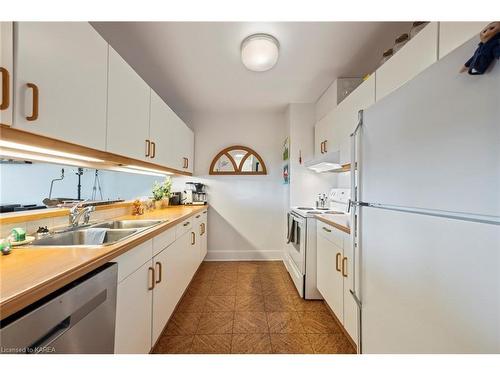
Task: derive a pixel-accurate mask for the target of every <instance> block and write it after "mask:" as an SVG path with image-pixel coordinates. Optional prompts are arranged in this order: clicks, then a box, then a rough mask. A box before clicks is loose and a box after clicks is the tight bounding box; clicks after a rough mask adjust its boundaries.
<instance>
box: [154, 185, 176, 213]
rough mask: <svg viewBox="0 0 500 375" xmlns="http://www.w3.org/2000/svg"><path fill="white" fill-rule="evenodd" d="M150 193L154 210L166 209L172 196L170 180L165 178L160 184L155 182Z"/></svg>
mask: <svg viewBox="0 0 500 375" xmlns="http://www.w3.org/2000/svg"><path fill="white" fill-rule="evenodd" d="M152 193H153V200H154V202H155V208H156V209H160V208H165V207H167V206H168V203H169V200H170V197H171V196H172V180H171V179H170V177H166V178H165V181H163V183H161V184H160V183H158V181H155V183H154V184H153V190H152Z"/></svg>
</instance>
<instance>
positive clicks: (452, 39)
mask: <svg viewBox="0 0 500 375" xmlns="http://www.w3.org/2000/svg"><path fill="white" fill-rule="evenodd" d="M487 24H488V23H487V22H440V23H439V58H440V59H442V58H443V57H444V56H446V55H447V54H448V53H450V52H451V51H453V50H454V49H455V48H457V47H460V46H461V45H462V44H464V43H465V42H467V41H468V40H469V39H471V38H473V37H476V39H477V42H478V43H479V32H480V31H481V30H482V29H483V28H484V27H485V26H486V25H487ZM464 62H465V61H464Z"/></svg>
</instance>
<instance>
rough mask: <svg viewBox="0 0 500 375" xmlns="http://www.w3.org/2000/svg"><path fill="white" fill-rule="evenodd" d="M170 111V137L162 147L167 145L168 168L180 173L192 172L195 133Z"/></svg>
mask: <svg viewBox="0 0 500 375" xmlns="http://www.w3.org/2000/svg"><path fill="white" fill-rule="evenodd" d="M168 109H169V113H168V117H169V120H168V123H169V134H170V137H167V138H166V139H165V141H164V142H163V141H162V145H163V144H165V148H166V150H167V151H168V153H167V154H166V155H165V158H166V159H165V160H166V163H167V166H169V167H171V168H174V169H177V170H179V171H184V172H192V171H193V149H194V136H193V132H192V130H191V129H189V128H188V127H187V126H186V124H185V123H184V122H183V121H182V120H181V119H180V118H179V117H178V116H177V115H176V114H175V113H174V112H173V111H172V110H171V109H170V108H168ZM163 147H164V146H162V148H163ZM186 160H187V162H186Z"/></svg>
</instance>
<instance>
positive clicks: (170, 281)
mask: <svg viewBox="0 0 500 375" xmlns="http://www.w3.org/2000/svg"><path fill="white" fill-rule="evenodd" d="M184 253H185V251H184V249H183V248H182V246H180V243H178V242H174V243H173V244H171V245H170V246H168V247H167V248H166V249H165V250H163V251H162V252H160V253H159V254H158V255H156V256H155V257H154V258H153V262H154V267H155V274H156V284H155V288H154V289H153V329H152V338H151V345H154V344H155V343H156V340H158V337H159V336H160V334H161V332H162V331H163V329H164V328H165V325H166V324H167V322H168V320H169V319H170V316H171V315H172V312H173V311H174V309H175V306H176V305H177V303H178V302H179V300H180V298H181V296H182V294H183V293H184V289H185V288H184V287H183V284H184V282H183V274H182V269H181V267H179V265H180V264H182V263H183V259H182V258H183V256H184Z"/></svg>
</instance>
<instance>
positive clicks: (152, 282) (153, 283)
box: [148, 267, 155, 290]
mask: <svg viewBox="0 0 500 375" xmlns="http://www.w3.org/2000/svg"><path fill="white" fill-rule="evenodd" d="M148 273H149V275H150V276H151V277H150V278H149V280H150V281H151V285H148V290H153V289H154V288H155V269H154V268H153V267H148Z"/></svg>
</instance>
